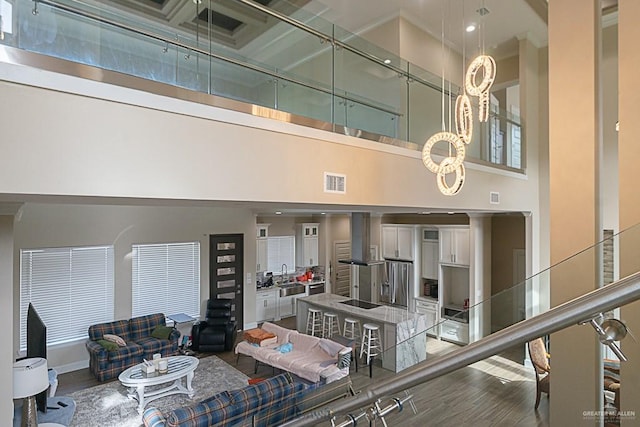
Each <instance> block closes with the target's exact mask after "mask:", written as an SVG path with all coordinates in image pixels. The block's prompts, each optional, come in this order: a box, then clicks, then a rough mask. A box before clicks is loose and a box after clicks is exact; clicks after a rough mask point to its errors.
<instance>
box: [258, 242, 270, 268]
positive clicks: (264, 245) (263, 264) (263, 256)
mask: <svg viewBox="0 0 640 427" xmlns="http://www.w3.org/2000/svg"><path fill="white" fill-rule="evenodd" d="M268 259H269V242H268V241H267V239H256V271H257V272H260V271H266V270H267V262H268Z"/></svg>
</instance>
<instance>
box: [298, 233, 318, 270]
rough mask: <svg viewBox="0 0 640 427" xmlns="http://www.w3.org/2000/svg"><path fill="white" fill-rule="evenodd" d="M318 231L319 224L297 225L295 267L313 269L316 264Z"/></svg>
mask: <svg viewBox="0 0 640 427" xmlns="http://www.w3.org/2000/svg"><path fill="white" fill-rule="evenodd" d="M318 229H319V224H316V223H303V224H298V232H297V233H296V246H297V251H296V266H298V267H314V266H316V265H318V264H319V262H318Z"/></svg>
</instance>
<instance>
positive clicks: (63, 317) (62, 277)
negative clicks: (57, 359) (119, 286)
mask: <svg viewBox="0 0 640 427" xmlns="http://www.w3.org/2000/svg"><path fill="white" fill-rule="evenodd" d="M113 269H114V266H113V246H92V247H73V248H71V247H66V248H47V249H22V250H21V251H20V350H21V351H24V350H25V349H26V343H27V341H26V340H27V338H26V335H27V309H28V307H29V303H30V302H31V303H33V306H34V307H35V309H36V311H37V312H38V314H39V315H40V317H41V318H42V321H43V322H44V323H45V325H46V326H47V344H48V345H54V344H61V343H65V342H70V341H75V340H79V339H86V338H87V330H88V328H89V326H91V325H93V324H95V323H101V322H110V321H112V320H113V316H114V308H113V307H114V302H113V298H114V295H113V288H114V280H113Z"/></svg>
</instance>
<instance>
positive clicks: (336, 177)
mask: <svg viewBox="0 0 640 427" xmlns="http://www.w3.org/2000/svg"><path fill="white" fill-rule="evenodd" d="M324 192H325V193H340V194H346V192H347V176H346V175H342V174H339V173H333V172H325V173H324Z"/></svg>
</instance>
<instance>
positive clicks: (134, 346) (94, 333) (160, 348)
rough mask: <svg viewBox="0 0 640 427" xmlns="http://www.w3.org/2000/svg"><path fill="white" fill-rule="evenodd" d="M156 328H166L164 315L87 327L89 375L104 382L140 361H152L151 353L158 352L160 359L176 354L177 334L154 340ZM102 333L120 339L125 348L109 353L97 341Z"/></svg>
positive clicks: (101, 337) (172, 332) (101, 336)
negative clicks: (123, 342) (153, 334)
mask: <svg viewBox="0 0 640 427" xmlns="http://www.w3.org/2000/svg"><path fill="white" fill-rule="evenodd" d="M158 326H166V322H165V316H164V314H162V313H156V314H150V315H147V316H140V317H134V318H132V319H129V320H116V321H115V322H108V323H99V324H96V325H92V326H90V327H89V340H88V341H87V343H86V347H87V350H88V351H89V370H90V371H91V373H92V374H93V375H94V376H95V377H96V378H97V379H98V381H105V380H108V379H111V378H115V377H117V376H118V375H120V373H121V372H123V371H124V370H125V369H127V368H129V367H131V366H133V365H136V364H138V363H141V362H142V359H147V360H151V359H152V358H153V354H154V353H160V354H162V357H166V356H172V355H174V354H176V353H177V352H178V344H179V343H178V341H179V339H180V332H178V331H177V330H173V331H171V333H170V335H169V338H168V339H159V338H154V337H152V336H151V334H152V333H153V331H154V330H155V329H156V328H157V327H158ZM105 334H110V335H117V336H119V337H121V338H122V339H123V340H124V341H125V343H126V345H125V346H123V347H118V348H117V349H116V350H111V351H108V350H107V349H105V348H104V347H103V346H102V345H100V344H98V342H97V341H98V340H101V339H103V337H104V335H105Z"/></svg>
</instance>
